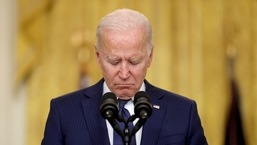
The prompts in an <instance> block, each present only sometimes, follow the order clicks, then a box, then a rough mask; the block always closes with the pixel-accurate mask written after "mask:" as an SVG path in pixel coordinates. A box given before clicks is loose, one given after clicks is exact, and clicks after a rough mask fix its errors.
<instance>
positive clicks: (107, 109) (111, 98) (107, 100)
mask: <svg viewBox="0 0 257 145" xmlns="http://www.w3.org/2000/svg"><path fill="white" fill-rule="evenodd" d="M117 105H118V101H117V97H116V96H115V94H114V93H111V92H108V93H105V94H104V95H103V97H102V100H101V105H100V112H101V115H102V117H103V118H105V119H108V118H112V117H114V118H115V117H116V116H117V115H118V107H117Z"/></svg>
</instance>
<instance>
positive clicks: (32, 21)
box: [0, 0, 257, 145]
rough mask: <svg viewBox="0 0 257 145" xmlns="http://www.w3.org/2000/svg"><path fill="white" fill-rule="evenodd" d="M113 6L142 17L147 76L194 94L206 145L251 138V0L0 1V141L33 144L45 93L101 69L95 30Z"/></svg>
mask: <svg viewBox="0 0 257 145" xmlns="http://www.w3.org/2000/svg"><path fill="white" fill-rule="evenodd" d="M118 8H131V9H134V10H138V11H140V12H142V13H144V14H145V15H146V17H148V18H149V20H150V21H151V23H152V26H153V32H154V43H155V48H154V59H153V63H152V66H151V67H150V69H149V70H148V75H147V80H148V81H150V82H151V83H152V84H154V85H156V86H159V87H162V88H164V89H167V90H169V91H172V92H175V93H179V94H181V95H185V96H187V97H188V98H192V99H194V100H195V101H196V102H197V104H198V111H199V115H200V117H201V120H202V125H203V127H204V131H205V134H206V137H207V140H208V142H209V144H210V145H228V144H229V143H228V142H230V145H239V144H240V145H244V144H247V145H256V143H257V105H256V104H257V1H256V0H161V1H156V0H140V1H138V0H0V145H37V144H40V142H41V140H42V137H43V132H44V126H45V121H46V118H47V114H48V112H49V104H50V100H51V99H52V98H55V97H57V96H59V95H62V94H65V93H68V92H71V91H75V90H77V89H80V88H84V87H87V86H90V85H92V84H94V83H96V82H97V81H98V80H99V79H100V78H101V73H100V70H99V68H98V66H97V65H96V62H95V56H94V47H93V46H94V42H95V29H96V25H97V23H98V21H99V19H100V18H101V17H102V16H104V15H105V14H107V13H109V12H111V11H113V10H115V9H118Z"/></svg>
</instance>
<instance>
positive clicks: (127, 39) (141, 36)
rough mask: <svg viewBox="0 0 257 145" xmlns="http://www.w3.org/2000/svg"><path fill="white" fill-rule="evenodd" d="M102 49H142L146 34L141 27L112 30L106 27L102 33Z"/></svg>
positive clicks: (128, 50) (132, 50)
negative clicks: (122, 30)
mask: <svg viewBox="0 0 257 145" xmlns="http://www.w3.org/2000/svg"><path fill="white" fill-rule="evenodd" d="M102 46H103V47H102V49H104V50H105V51H115V52H117V51H126V52H127V53H129V52H135V51H138V52H140V51H143V50H144V49H145V46H146V36H145V33H144V31H142V29H133V30H129V31H124V32H121V31H114V30H109V29H106V30H105V31H104V33H103V34H102Z"/></svg>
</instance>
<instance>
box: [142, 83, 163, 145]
mask: <svg viewBox="0 0 257 145" xmlns="http://www.w3.org/2000/svg"><path fill="white" fill-rule="evenodd" d="M145 83H146V92H147V93H148V94H149V97H150V101H151V104H152V105H153V108H152V115H151V116H150V118H149V119H148V120H147V121H146V123H145V124H144V126H143V132H142V138H141V144H142V145H146V144H147V145H156V144H157V143H158V137H159V134H160V131H161V128H162V124H163V123H162V121H163V119H164V116H165V112H166V105H165V104H164V103H163V101H161V100H162V98H163V96H162V94H160V91H155V90H158V89H157V88H156V87H153V86H152V85H150V84H149V83H148V82H147V81H145Z"/></svg>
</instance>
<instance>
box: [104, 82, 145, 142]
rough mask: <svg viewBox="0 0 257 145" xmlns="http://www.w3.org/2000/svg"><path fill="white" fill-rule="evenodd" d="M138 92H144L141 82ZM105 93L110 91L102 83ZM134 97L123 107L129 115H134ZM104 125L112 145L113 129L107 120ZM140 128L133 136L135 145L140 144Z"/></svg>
mask: <svg viewBox="0 0 257 145" xmlns="http://www.w3.org/2000/svg"><path fill="white" fill-rule="evenodd" d="M139 91H145V83H144V82H143V84H142V86H141V88H140V90H139ZM107 92H111V91H110V89H109V88H108V86H107V85H106V83H105V82H104V84H103V94H105V93H107ZM133 100H134V96H133V97H132V100H130V101H129V102H128V103H127V104H126V105H125V106H124V107H125V108H126V109H127V110H128V111H129V113H130V115H133V114H135V113H134V103H133ZM137 121H138V119H135V120H134V121H133V124H134V125H135V124H136V123H137ZM106 125H107V129H108V135H109V140H110V144H111V145H113V128H112V126H111V124H110V123H109V122H108V120H106ZM142 128H143V127H141V128H140V129H139V130H138V131H137V133H136V134H135V137H136V144H137V145H140V142H141V137H142Z"/></svg>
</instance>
